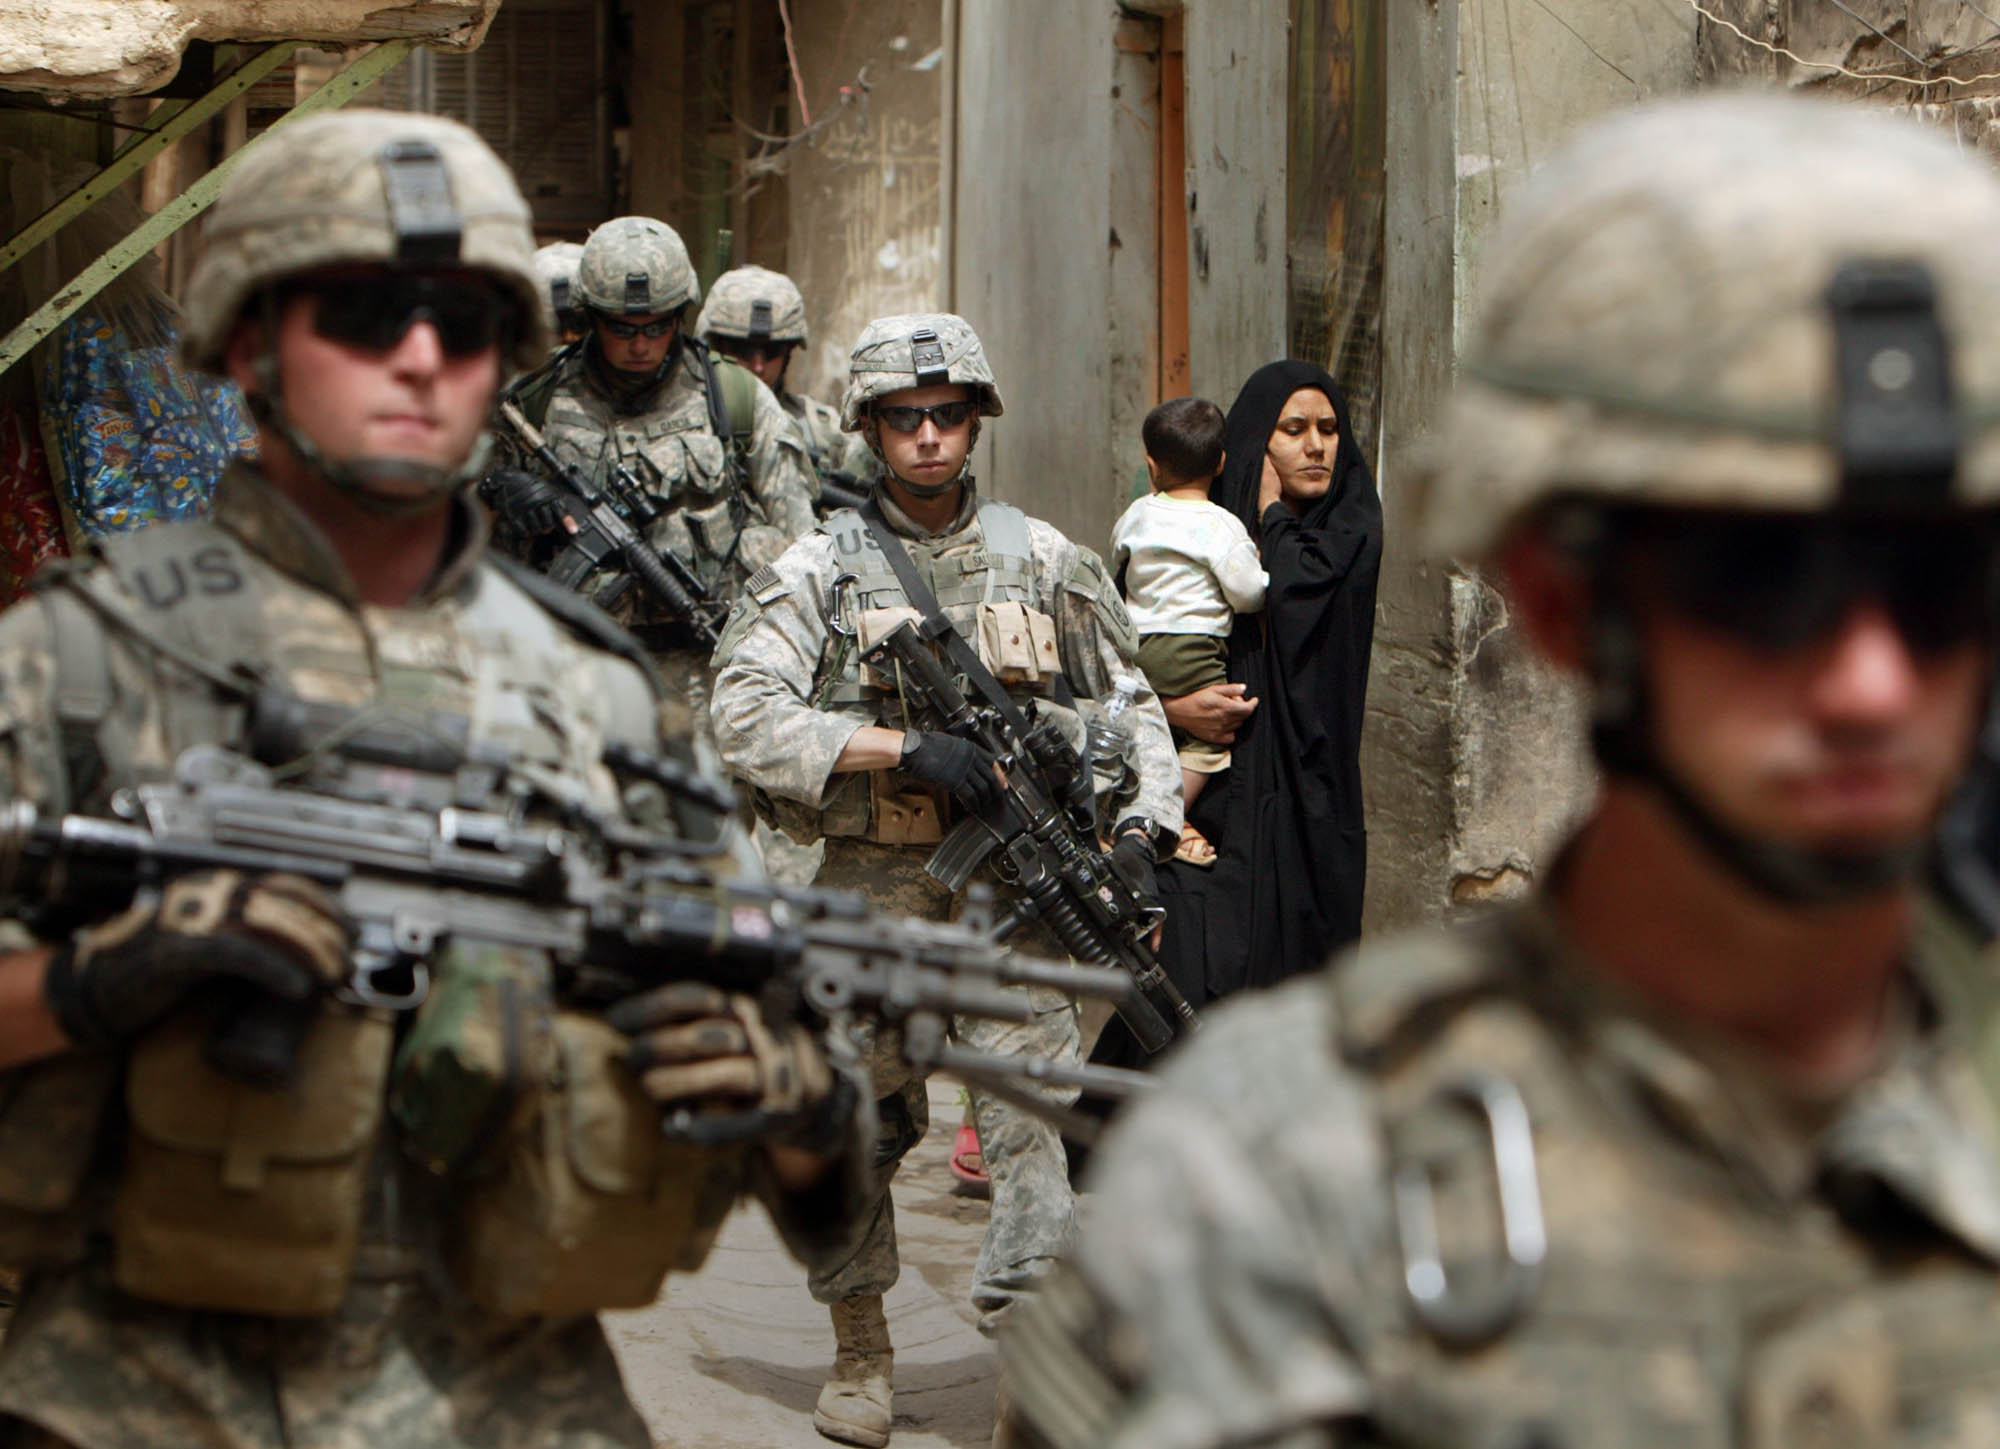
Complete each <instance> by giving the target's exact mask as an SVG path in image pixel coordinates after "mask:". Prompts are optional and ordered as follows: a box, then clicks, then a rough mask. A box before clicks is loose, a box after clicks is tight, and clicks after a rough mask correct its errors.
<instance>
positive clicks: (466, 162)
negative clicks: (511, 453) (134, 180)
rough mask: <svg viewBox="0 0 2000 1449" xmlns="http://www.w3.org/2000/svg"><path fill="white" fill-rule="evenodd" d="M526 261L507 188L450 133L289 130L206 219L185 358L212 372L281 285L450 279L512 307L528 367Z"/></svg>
mask: <svg viewBox="0 0 2000 1449" xmlns="http://www.w3.org/2000/svg"><path fill="white" fill-rule="evenodd" d="M440 181H441V183H442V184H441V185H440V184H439V183H440ZM534 249H535V239H534V235H533V233H532V232H531V230H530V229H529V214H528V204H527V203H526V202H525V201H523V200H522V199H521V193H520V190H519V188H517V187H516V186H515V184H514V178H513V175H512V174H511V173H510V172H509V171H508V170H507V167H506V166H505V164H503V163H502V162H501V160H500V158H499V157H498V156H495V155H494V154H493V152H492V150H491V149H490V148H488V146H487V145H486V143H485V142H484V141H482V140H481V139H480V138H479V136H478V135H477V134H475V133H474V132H473V131H471V130H469V129H467V128H466V127H464V126H462V125H460V124H459V123H458V122H456V121H451V120H446V119H445V118H444V117H442V116H430V115H423V114H420V113H417V112H411V111H377V110H366V109H363V110H348V111H339V112H334V113H332V114H322V115H317V116H310V117H304V118H301V119H299V120H296V121H289V122H286V123H284V124H283V125H281V126H278V127H276V128H274V129H273V130H272V131H271V132H270V133H269V134H267V135H265V136H263V137H261V138H260V139H258V140H257V141H255V142H253V143H252V144H251V146H250V147H249V148H248V149H247V150H246V151H245V152H244V153H243V159H242V161H241V163H240V164H239V165H238V166H237V168H236V170H235V171H234V172H233V173H232V174H231V175H230V177H229V179H228V180H227V182H225V183H224V185H223V187H222V192H221V194H220V195H219V196H218V197H217V198H216V201H215V205H214V207H213V208H212V209H211V210H210V211H209V214H208V219H207V221H206V223H205V224H204V226H203V228H202V251H201V256H200V258H199V259H198V260H197V261H196V263H195V268H194V274H193V275H192V276H191V277H190V278H189V280H188V289H187V307H186V311H187V332H186V336H185V337H184V339H183V342H182V348H183V351H184V352H185V354H186V356H187V359H188V361H189V362H190V363H192V364H193V365H195V366H197V367H202V368H207V369H209V370H211V371H218V372H219V371H220V370H221V369H222V358H223V351H224V348H225V347H226V345H227V343H228V339H229V333H230V330H231V328H233V327H234V326H235V324H236V320H237V317H238V316H239V314H240V313H241V312H242V310H243V306H244V304H245V303H246V302H248V301H249V300H250V298H251V297H252V296H254V295H255V294H256V293H258V292H259V291H261V290H262V289H264V288H266V287H268V286H270V285H271V284H272V283H274V282H278V281H282V280H283V279H285V278H287V277H295V276H299V275H302V274H304V273H306V272H312V271H318V270H321V269H323V268H326V267H336V266H350V265H357V264H359V265H371V264H373V265H381V266H390V267H395V266H410V267H436V266H447V267H449V266H457V267H466V268H470V269H473V270H477V271H481V272H485V273H487V274H488V275H489V276H491V277H492V278H493V279H494V280H495V281H496V282H498V283H499V284H500V285H501V286H502V287H503V288H505V289H506V290H507V291H508V292H509V293H510V294H511V295H513V296H514V297H515V298H517V299H518V300H519V302H520V304H521V308H522V312H523V314H524V316H525V317H526V319H527V325H526V326H525V327H524V328H523V329H522V333H523V335H522V336H520V337H519V338H516V339H515V342H514V348H513V351H512V353H511V355H510V358H509V360H510V361H511V362H512V363H513V364H514V365H515V366H516V367H519V368H522V369H527V368H531V367H535V366H538V365H540V363H541V361H542V359H543V358H544V357H546V356H547V354H548V340H549V317H548V312H547V307H546V304H545V303H544V302H543V300H542V289H541V285H540V283H539V282H538V281H537V279H536V276H535V269H534V264H533V254H534Z"/></svg>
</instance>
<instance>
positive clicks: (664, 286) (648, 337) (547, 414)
mask: <svg viewBox="0 0 2000 1449" xmlns="http://www.w3.org/2000/svg"><path fill="white" fill-rule="evenodd" d="M577 292H578V295H579V297H580V299H581V302H582V305H583V307H584V309H585V310H586V312H587V314H588V318H589V324H590V330H589V332H588V333H587V334H586V336H585V337H584V339H583V342H582V343H581V344H580V345H578V346H576V347H573V348H569V349H566V350H564V351H563V352H561V353H559V354H557V356H556V357H555V358H554V360H552V361H551V362H550V363H549V365H548V366H547V367H545V368H543V369H542V371H540V372H538V373H536V374H535V375H534V376H532V377H529V378H526V379H524V380H523V381H521V382H520V383H518V384H517V385H516V386H514V387H513V388H511V389H509V394H510V397H511V398H512V400H513V401H514V402H515V404H516V405H517V406H518V407H519V408H520V410H521V412H522V413H523V414H525V415H526V416H527V418H528V420H529V422H530V423H532V424H533V425H534V426H535V427H537V428H539V429H540V430H541V431H542V433H543V435H544V436H546V438H547V439H548V443H549V447H550V448H551V449H552V450H553V452H554V453H555V455H556V457H557V458H558V459H559V460H560V461H561V462H562V463H563V464H564V465H565V466H567V467H571V468H575V469H578V470H580V471H581V472H582V473H583V475H584V476H585V477H586V478H588V479H590V480H591V481H592V482H593V483H594V484H598V485H601V484H602V483H603V482H604V481H605V480H606V477H607V475H608V474H610V473H611V471H612V470H613V469H614V468H615V467H618V466H620V465H622V466H623V467H624V468H625V469H627V470H628V471H629V473H630V475H631V477H632V478H633V479H634V480H636V483H637V486H638V487H639V488H640V489H641V490H642V491H643V493H644V494H645V495H646V503H647V506H648V508H649V509H650V510H652V511H654V512H657V514H658V517H657V518H656V519H654V521H653V522H652V523H651V524H650V525H648V532H649V535H650V541H651V542H652V543H653V545H654V546H655V547H656V548H658V549H660V550H661V551H662V552H666V551H669V550H671V551H672V552H674V553H675V554H678V555H679V556H680V558H681V559H683V560H685V561H686V562H688V563H689V564H690V565H691V566H692V568H693V571H694V573H695V574H696V575H697V576H698V577H699V579H700V580H701V582H702V583H703V584H704V585H705V586H706V587H707V588H708V589H709V590H710V591H711V592H712V593H713V594H715V595H716V596H717V597H718V598H720V599H721V600H723V601H724V602H725V603H726V602H728V601H730V600H732V599H734V598H735V596H736V593H737V590H738V589H739V587H740V586H741V584H742V582H743V580H744V579H745V578H746V577H748V576H749V575H750V574H751V573H752V572H753V571H755V570H756V569H757V568H759V567H761V566H762V565H764V564H766V563H769V562H770V561H771V560H773V559H775V558H776V557H777V556H778V555H779V553H781V552H783V550H784V548H785V546H786V545H787V544H789V543H790V542H791V541H792V540H793V539H795V538H797V537H798V536H799V535H800V534H802V533H804V532H805V531H806V530H807V529H809V528H811V527H812V525H813V507H812V500H813V485H812V474H811V466H810V464H809V463H808V461H807V459H806V456H805V450H804V447H803V445H802V444H801V443H800V441H799V438H798V434H797V431H796V430H795V429H794V428H793V427H792V424H791V420H790V418H789V417H787V416H786V414H785V410H784V409H783V408H781V407H779V406H778V400H777V399H776V398H775V397H773V396H772V395H771V391H770V389H769V388H767V387H765V386H764V385H763V384H762V383H760V382H758V381H757V380H756V378H754V377H752V376H751V375H750V374H749V373H747V372H745V371H744V370H743V369H741V368H740V367H738V366H736V364H735V363H733V362H729V361H727V360H726V359H725V360H721V361H718V360H716V359H714V358H713V357H711V356H710V354H709V351H708V347H707V345H706V344H705V343H703V342H702V341H701V340H700V339H699V338H694V337H688V336H686V335H684V331H683V328H682V323H683V321H684V320H685V318H686V316H687V311H688V308H689V307H690V306H691V305H693V304H694V303H696V302H698V301H699V300H700V299H701V286H700V283H699V282H697V281H696V279H695V274H694V266H693V264H692V263H691V262H689V260H688V254H687V248H686V247H685V246H683V245H682V244H681V239H680V237H679V236H678V235H676V234H675V232H674V229H673V228H672V227H670V226H668V225H666V224H665V223H664V222H658V221H654V220H652V219H651V218H650V217H644V216H621V217H618V218H617V219H615V220H612V221H607V222H605V223H604V225H602V226H600V227H598V228H597V230H595V231H593V232H592V233H591V234H590V238H589V240H587V241H586V242H585V243H584V246H583V256H582V258H581V260H580V261H579V263H578V268H577ZM502 444H503V447H505V448H507V449H508V450H509V452H510V454H511V455H512V457H511V461H510V463H509V465H508V466H507V467H504V468H502V469H500V470H497V471H496V472H495V473H493V474H491V475H489V477H488V479H487V484H486V487H485V488H484V490H483V491H484V493H485V496H486V499H487V501H488V502H489V503H491V504H492V505H493V507H494V510H495V512H496V514H497V515H498V519H499V522H500V526H501V533H502V536H503V539H504V541H505V542H506V543H507V544H508V546H509V547H510V548H512V549H513V550H514V551H515V552H517V553H519V554H520V555H521V556H522V557H524V558H526V559H527V560H528V561H529V562H531V563H533V564H535V565H537V566H539V567H545V568H546V569H547V570H548V571H549V572H551V573H552V574H554V575H555V576H556V577H558V578H565V579H567V578H568V574H567V573H566V572H564V570H565V567H566V561H565V560H564V559H563V557H562V553H561V549H562V547H563V538H564V535H563V534H562V532H561V530H560V527H559V523H560V519H561V517H562V514H563V511H564V509H563V507H562V504H561V500H560V499H559V498H558V497H557V496H556V495H555V494H554V493H553V491H552V490H551V489H550V487H549V485H548V484H547V483H546V482H545V481H544V480H542V479H541V478H539V477H537V476H535V467H536V465H535V464H534V463H533V461H532V460H531V459H526V458H525V455H523V454H521V453H520V451H519V440H518V439H517V438H512V437H511V436H510V435H508V434H507V433H506V431H505V430H504V429H503V430H502ZM576 585H577V587H578V588H579V590H580V592H582V593H584V594H585V595H586V596H587V597H589V598H592V599H593V600H595V601H596V602H597V603H599V604H601V605H602V606H603V607H604V608H606V609H607V610H609V611H610V612H611V613H612V614H613V615H614V616H615V617H616V618H618V619H619V620H620V621H621V622H624V623H628V624H630V625H631V627H632V630H633V632H634V633H636V634H637V635H638V636H639V638H640V640H641V641H642V642H643V643H644V644H645V645H646V646H647V649H648V651H649V652H650V653H651V654H652V657H653V660H654V662H655V664H657V665H658V666H659V668H660V671H661V673H662V675H664V676H665V678H666V680H667V687H668V690H669V692H670V693H672V694H673V695H674V696H675V697H676V698H677V699H682V700H685V701H686V702H687V704H688V707H689V709H690V710H691V712H692V714H693V717H694V718H695V719H697V720H698V721H704V722H703V723H702V725H701V726H700V727H701V728H704V729H705V728H706V724H705V718H706V714H707V677H708V676H707V672H706V669H705V665H706V662H707V650H706V649H704V648H702V647H700V644H699V642H698V640H697V638H696V637H695V635H693V634H692V633H691V632H690V631H689V629H688V627H687V625H686V623H685V622H684V621H682V620H677V619H674V618H672V617H670V616H669V615H668V614H667V613H666V612H665V611H664V610H663V609H662V608H661V607H660V605H659V604H658V602H657V601H655V600H653V599H651V598H650V597H648V596H647V595H646V594H645V592H644V590H643V589H641V588H640V587H639V586H638V585H637V582H636V581H635V580H634V579H633V578H632V576H631V575H629V574H627V573H624V572H621V571H617V570H598V571H596V572H592V573H584V574H583V575H582V576H580V577H578V578H577V579H576Z"/></svg>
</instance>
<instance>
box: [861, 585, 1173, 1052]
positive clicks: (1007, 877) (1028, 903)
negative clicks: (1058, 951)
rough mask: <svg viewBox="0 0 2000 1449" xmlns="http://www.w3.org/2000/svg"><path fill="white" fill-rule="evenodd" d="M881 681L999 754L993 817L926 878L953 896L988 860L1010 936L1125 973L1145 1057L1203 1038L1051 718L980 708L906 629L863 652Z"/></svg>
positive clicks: (1156, 915)
mask: <svg viewBox="0 0 2000 1449" xmlns="http://www.w3.org/2000/svg"><path fill="white" fill-rule="evenodd" d="M862 657H863V659H864V660H865V661H866V662H867V663H869V664H870V665H872V666H874V668H876V669H877V670H879V671H881V672H882V673H885V674H896V675H898V676H899V677H900V679H901V681H902V684H903V687H904V688H905V689H906V690H907V691H908V692H909V694H910V695H911V697H912V698H913V699H914V700H915V702H916V703H917V705H918V706H919V707H920V708H923V709H925V710H928V711H929V712H930V713H931V714H933V715H935V716H936V717H937V719H938V722H939V724H940V726H941V727H942V728H943V729H945V730H946V731H948V732H949V733H951V734H954V735H957V736H958V737H959V738H961V739H966V740H970V741H972V742H973V743H974V744H977V745H979V746H981V747H982V748H984V749H985V750H987V751H988V752H989V753H991V754H993V755H994V756H996V757H997V758H998V760H999V770H1000V775H1001V777H1002V781H1003V785H1004V788H1003V789H1002V790H1001V792H1000V795H999V798H998V799H997V800H996V801H995V803H994V804H993V805H992V806H990V807H988V808H987V809H984V810H981V811H979V812H977V813H973V814H969V815H967V816H966V818H965V819H963V820H961V821H960V822H959V823H958V825H957V826H955V827H954V828H953V829H952V832H951V833H950V834H949V835H947V836H946V837H945V839H944V841H943V843H942V844H940V845H939V846H938V848H937V849H936V850H935V851H934V852H933V853H932V855H931V858H930V860H929V861H928V862H927V863H926V865H925V869H926V870H928V871H929V872H930V874H931V875H933V876H935V877H936V878H937V879H938V880H940V881H942V882H943V883H944V884H945V885H947V886H949V887H950V888H951V889H953V890H957V889H959V888H961V887H962V886H964V885H965V883H966V882H967V881H969V880H970V879H971V878H972V873H973V872H974V871H975V870H977V869H978V868H979V867H980V866H981V865H982V864H984V863H985V862H987V861H989V860H990V861H991V862H992V864H993V869H994V873H995V874H996V875H998V876H999V877H1000V879H1001V881H1002V882H1003V883H1004V884H1006V885H1008V886H1010V887H1012V888H1014V889H1015V890H1017V891H1019V892H1020V898H1019V899H1018V900H1017V901H1016V902H1015V903H1014V905H1013V908H1012V910H1011V911H1010V912H1009V914H1008V915H1007V916H1006V917H1004V918H1003V919H1002V920H1001V923H1000V926H999V932H998V934H999V936H1000V938H1001V939H1003V940H1004V939H1005V938H1006V937H1007V936H1009V935H1011V934H1012V933H1013V932H1014V931H1015V930H1017V929H1018V928H1019V927H1021V926H1022V925H1024V924H1026V923H1027V922H1028V921H1031V920H1039V921H1041V922H1042V924H1043V925H1045V926H1047V927H1048V929H1049V931H1050V933H1051V934H1052V935H1054V936H1055V938H1056V939H1057V940H1058V941H1060V942H1061V943H1062V947H1063V949H1064V950H1065V951H1067V952H1069V953H1070V955H1072V956H1074V957H1075V958H1076V959H1077V960H1079V961H1084V962H1088V963H1089V964H1091V965H1095V966H1117V967H1119V968H1121V969H1122V970H1124V971H1125V972H1126V973H1127V974H1129V975H1130V976H1131V978H1132V980H1133V982H1134V983H1135V984H1136V986H1137V988H1138V994H1137V995H1136V996H1134V997H1132V998H1130V999H1128V1000H1127V1001H1126V1002H1125V1003H1124V1004H1122V1005H1121V1006H1120V1007H1119V1008H1118V1014H1119V1015H1120V1016H1122V1017H1123V1018H1124V1019H1125V1024H1126V1025H1127V1026H1129V1027H1131V1028H1132V1033H1133V1035H1134V1036H1136V1037H1137V1038H1138V1039H1139V1042H1140V1044H1141V1045H1142V1046H1144V1047H1145V1049H1146V1050H1147V1051H1149V1052H1157V1051H1159V1050H1160V1049H1161V1048H1163V1047H1165V1046H1166V1045H1167V1044H1168V1043H1169V1042H1171V1041H1172V1040H1173V1039H1174V1037H1175V1036H1176V1035H1177V1034H1178V1033H1182V1032H1191V1031H1194V1030H1196V1029H1197V1028H1198V1027H1199V1025H1200V1023H1199V1022H1198V1021H1197V1019H1196V1017H1195V1014H1194V1008H1193V1007H1191V1006H1189V1005H1188V1002H1187V998H1186V997H1184V996H1183V995H1181V993H1180V990H1179V988H1177V987H1176V986H1175V985H1174V983H1173V982H1172V981H1171V980H1169V979H1168V977H1167V973H1166V972H1165V971H1164V970H1163V969H1161V966H1160V962H1159V959H1158V958H1157V957H1156V956H1154V954H1153V951H1152V947H1151V946H1150V945H1148V944H1147V937H1149V936H1150V935H1151V934H1152V932H1153V928H1154V927H1155V926H1157V925H1158V924H1159V922H1160V919H1161V914H1162V913H1161V912H1160V911H1159V909H1158V908H1157V907H1151V908H1149V907H1147V906H1146V905H1145V904H1144V902H1143V900H1142V898H1141V896H1140V894H1139V890H1138V886H1137V883H1136V882H1134V881H1132V880H1130V879H1128V878H1127V877H1126V876H1125V875H1124V874H1123V873H1122V872H1121V871H1120V869H1119V862H1118V860H1117V859H1116V857H1115V856H1114V855H1113V854H1112V852H1110V851H1108V850H1106V849H1105V848H1104V847H1103V845H1102V844H1100V843H1099V841H1098V838H1097V822H1096V801H1095V798H1094V790H1093V786H1092V783H1091V774H1090V767H1089V766H1088V765H1087V764H1086V763H1085V762H1084V760H1083V758H1082V756H1081V755H1079V754H1078V753H1077V751H1076V748H1075V747H1074V746H1073V745H1071V744H1070V742H1069V741H1068V739H1067V738H1065V737H1064V735H1063V733H1062V731H1061V730H1060V729H1058V728H1057V727H1056V726H1055V724H1054V723H1053V722H1051V721H1046V720H1045V721H1042V722H1041V723H1040V724H1037V725H1033V726H1031V727H1030V729H1029V731H1028V734H1027V737H1026V738H1025V739H1023V738H1017V731H1016V730H1015V729H1014V728H1013V727H1012V726H1011V725H1010V724H1009V723H1008V721H1007V720H1006V719H1005V718H1004V717H1003V716H1002V715H1001V713H1000V711H999V710H997V709H994V708H991V707H987V708H975V707H974V706H973V704H972V703H971V702H970V701H969V700H967V699H966V697H965V694H964V692H963V691H962V690H960V689H959V688H958V686H957V685H956V684H954V683H952V679H951V676H950V675H949V674H948V673H946V672H945V668H944V666H943V665H942V664H941V663H939V662H938V659H937V656H936V655H935V654H933V653H932V652H931V649H930V646H929V645H927V644H926V643H925V642H924V638H923V635H922V634H921V633H919V632H918V630H917V626H916V624H915V623H913V622H911V621H908V620H905V621H904V622H903V623H901V624H898V625H897V626H896V627H895V628H894V629H893V630H891V631H890V632H889V634H888V635H887V636H886V637H885V638H883V639H882V640H881V642H879V643H878V644H876V645H875V646H874V647H873V648H872V649H870V650H869V651H868V652H867V653H866V654H864V655H863V656H862Z"/></svg>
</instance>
